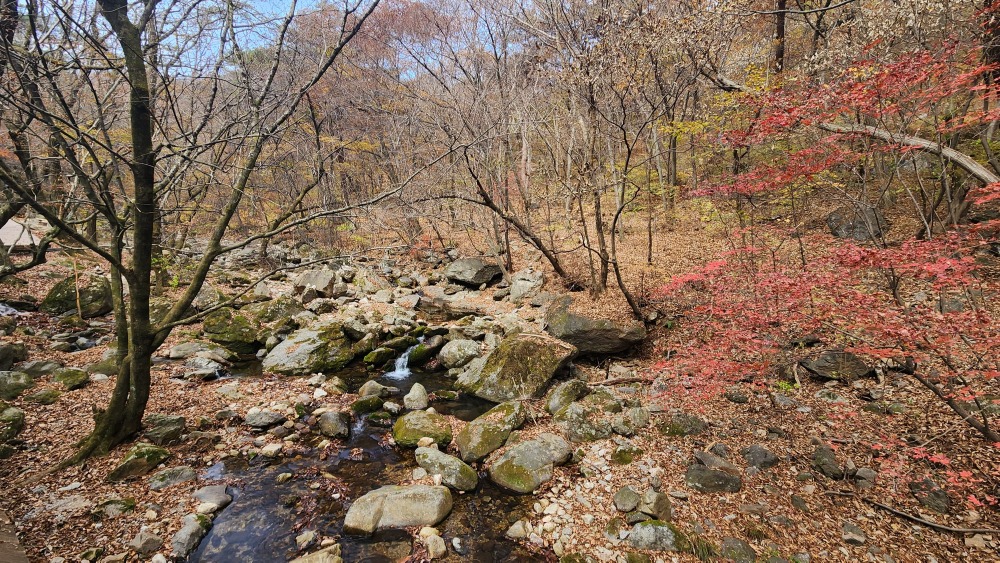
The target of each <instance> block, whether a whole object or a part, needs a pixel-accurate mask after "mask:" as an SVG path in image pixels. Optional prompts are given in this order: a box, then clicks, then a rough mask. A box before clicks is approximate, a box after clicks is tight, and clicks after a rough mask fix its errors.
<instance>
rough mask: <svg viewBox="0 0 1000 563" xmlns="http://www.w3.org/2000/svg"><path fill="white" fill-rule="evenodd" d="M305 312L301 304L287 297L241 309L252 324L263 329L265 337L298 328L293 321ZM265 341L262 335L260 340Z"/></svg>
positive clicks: (283, 296)
mask: <svg viewBox="0 0 1000 563" xmlns="http://www.w3.org/2000/svg"><path fill="white" fill-rule="evenodd" d="M305 310H306V309H305V307H303V306H302V304H301V303H299V302H298V301H296V300H295V299H293V298H292V297H291V296H288V295H282V296H280V297H277V298H275V299H271V300H269V301H263V302H260V303H254V304H252V305H247V306H246V307H243V308H242V309H241V311H242V312H243V313H244V314H246V315H247V316H249V317H250V318H251V319H252V320H253V321H254V322H256V323H257V324H258V325H260V326H262V327H264V328H263V331H264V333H266V335H270V334H276V333H280V332H288V331H290V330H294V329H296V328H299V327H298V324H297V323H296V321H295V320H294V319H295V316H296V315H298V314H300V313H303V312H305ZM265 339H266V336H265V335H262V336H261V340H265Z"/></svg>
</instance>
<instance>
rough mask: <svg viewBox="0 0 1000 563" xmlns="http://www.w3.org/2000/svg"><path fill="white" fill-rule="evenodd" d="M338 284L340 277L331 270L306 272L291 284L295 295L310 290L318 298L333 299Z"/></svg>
mask: <svg viewBox="0 0 1000 563" xmlns="http://www.w3.org/2000/svg"><path fill="white" fill-rule="evenodd" d="M339 283H340V276H338V275H337V272H334V271H333V270H306V271H305V272H302V273H301V274H299V275H298V277H296V278H295V281H294V282H293V284H294V288H295V292H296V293H302V292H303V291H305V290H306V289H307V288H312V289H315V290H316V293H317V294H318V295H319V296H320V297H334V296H335V294H336V293H337V284H339Z"/></svg>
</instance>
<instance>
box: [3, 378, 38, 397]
mask: <svg viewBox="0 0 1000 563" xmlns="http://www.w3.org/2000/svg"><path fill="white" fill-rule="evenodd" d="M34 385H35V380H34V379H32V378H31V376H30V375H28V374H26V373H23V372H20V371H0V399H7V400H8V401H9V400H11V399H16V398H17V396H18V395H20V394H21V393H24V392H25V391H26V390H28V389H30V388H32V387H34Z"/></svg>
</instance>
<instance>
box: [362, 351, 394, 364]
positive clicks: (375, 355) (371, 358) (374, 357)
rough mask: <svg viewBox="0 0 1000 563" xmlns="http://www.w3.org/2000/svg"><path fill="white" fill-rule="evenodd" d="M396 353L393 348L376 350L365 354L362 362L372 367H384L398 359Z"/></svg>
mask: <svg viewBox="0 0 1000 563" xmlns="http://www.w3.org/2000/svg"><path fill="white" fill-rule="evenodd" d="M396 353H397V352H396V351H395V350H393V349H392V348H384V347H383V348H376V349H374V350H372V351H371V352H368V353H367V354H365V357H364V359H363V360H362V361H364V362H365V363H366V364H368V365H371V366H382V365H385V363H386V362H388V361H389V360H391V359H393V358H395V357H396Z"/></svg>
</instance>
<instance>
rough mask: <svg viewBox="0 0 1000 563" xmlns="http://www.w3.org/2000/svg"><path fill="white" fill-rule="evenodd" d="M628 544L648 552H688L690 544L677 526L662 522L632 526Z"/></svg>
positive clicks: (648, 522) (655, 521) (640, 523)
mask: <svg viewBox="0 0 1000 563" xmlns="http://www.w3.org/2000/svg"><path fill="white" fill-rule="evenodd" d="M628 539H629V543H630V544H631V545H632V547H634V548H636V549H648V550H650V551H690V549H691V542H690V541H688V538H687V535H686V534H685V533H684V532H682V531H681V530H680V528H678V527H677V526H675V525H673V524H671V523H670V522H664V521H662V520H647V521H645V522H639V523H638V524H636V525H635V526H632V531H631V533H630V534H629V538H628Z"/></svg>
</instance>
